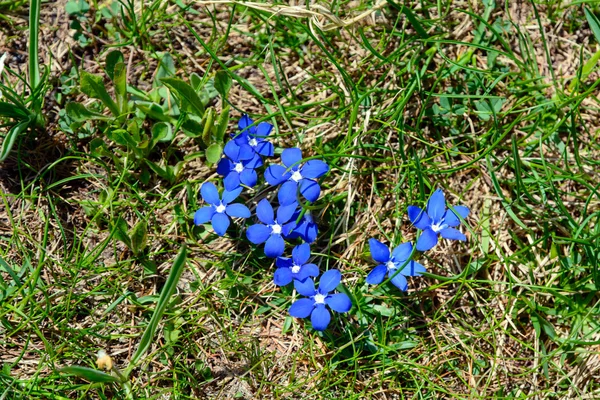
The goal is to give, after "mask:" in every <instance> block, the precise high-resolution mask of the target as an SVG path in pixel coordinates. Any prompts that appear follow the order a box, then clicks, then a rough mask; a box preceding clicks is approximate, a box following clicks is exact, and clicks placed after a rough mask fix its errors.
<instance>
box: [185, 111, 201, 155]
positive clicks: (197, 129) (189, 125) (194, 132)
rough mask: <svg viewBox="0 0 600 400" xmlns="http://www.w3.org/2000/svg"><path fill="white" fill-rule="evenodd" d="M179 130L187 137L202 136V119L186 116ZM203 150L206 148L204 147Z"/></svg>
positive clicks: (190, 115)
mask: <svg viewBox="0 0 600 400" xmlns="http://www.w3.org/2000/svg"><path fill="white" fill-rule="evenodd" d="M181 129H183V133H185V135H186V136H187V137H192V138H197V137H200V136H201V135H202V132H203V130H204V129H203V128H202V119H201V118H200V117H198V116H196V115H192V114H188V115H187V116H186V119H185V121H183V124H181ZM204 148H206V146H205V145H204Z"/></svg>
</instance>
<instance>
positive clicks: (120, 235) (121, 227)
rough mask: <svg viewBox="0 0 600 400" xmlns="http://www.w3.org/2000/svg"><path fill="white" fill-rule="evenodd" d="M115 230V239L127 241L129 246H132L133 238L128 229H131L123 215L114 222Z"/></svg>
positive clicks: (126, 243)
mask: <svg viewBox="0 0 600 400" xmlns="http://www.w3.org/2000/svg"><path fill="white" fill-rule="evenodd" d="M113 231H114V234H113V236H114V238H115V239H117V240H120V241H121V242H123V243H125V245H126V246H127V247H129V248H131V238H130V237H129V234H128V233H127V231H129V225H128V224H127V221H125V220H124V219H123V217H119V218H117V220H116V221H115V222H114V223H113Z"/></svg>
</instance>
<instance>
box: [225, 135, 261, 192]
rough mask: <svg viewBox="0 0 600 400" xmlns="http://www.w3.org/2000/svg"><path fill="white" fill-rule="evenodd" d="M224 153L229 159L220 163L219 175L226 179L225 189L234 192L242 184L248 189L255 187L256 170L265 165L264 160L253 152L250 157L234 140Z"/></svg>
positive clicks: (226, 146) (228, 144) (228, 143)
mask: <svg viewBox="0 0 600 400" xmlns="http://www.w3.org/2000/svg"><path fill="white" fill-rule="evenodd" d="M223 153H225V155H226V156H227V157H225V158H222V159H221V161H219V164H218V165H217V173H218V174H219V175H223V176H224V177H225V179H223V184H224V185H225V189H227V190H234V189H235V188H237V187H238V186H240V182H241V183H243V184H244V185H246V186H248V187H254V185H256V181H257V176H256V171H255V169H256V168H258V167H260V166H262V165H263V161H262V158H260V156H259V155H258V154H255V153H254V152H252V151H250V156H249V157H248V154H247V152H246V151H244V149H243V148H242V147H240V146H238V145H237V144H236V143H235V141H234V140H230V141H229V142H227V144H226V145H225V148H224V149H223Z"/></svg>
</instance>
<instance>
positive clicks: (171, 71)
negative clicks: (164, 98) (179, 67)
mask: <svg viewBox="0 0 600 400" xmlns="http://www.w3.org/2000/svg"><path fill="white" fill-rule="evenodd" d="M173 75H175V62H174V61H173V57H171V54H169V53H167V52H165V53H164V54H163V56H162V58H161V60H160V63H159V64H158V69H157V70H156V76H155V77H154V87H159V86H162V83H161V79H162V78H168V77H170V76H173Z"/></svg>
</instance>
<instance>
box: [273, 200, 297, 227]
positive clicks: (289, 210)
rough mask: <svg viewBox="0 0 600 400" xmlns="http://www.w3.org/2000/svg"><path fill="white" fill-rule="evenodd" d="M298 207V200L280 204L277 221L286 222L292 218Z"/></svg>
mask: <svg viewBox="0 0 600 400" xmlns="http://www.w3.org/2000/svg"><path fill="white" fill-rule="evenodd" d="M297 208H298V203H296V202H294V203H290V204H286V205H280V206H279V208H278V209H277V223H279V224H285V223H286V222H288V221H289V220H290V219H291V218H292V215H294V212H295V211H296V209H297ZM294 222H295V221H294Z"/></svg>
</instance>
